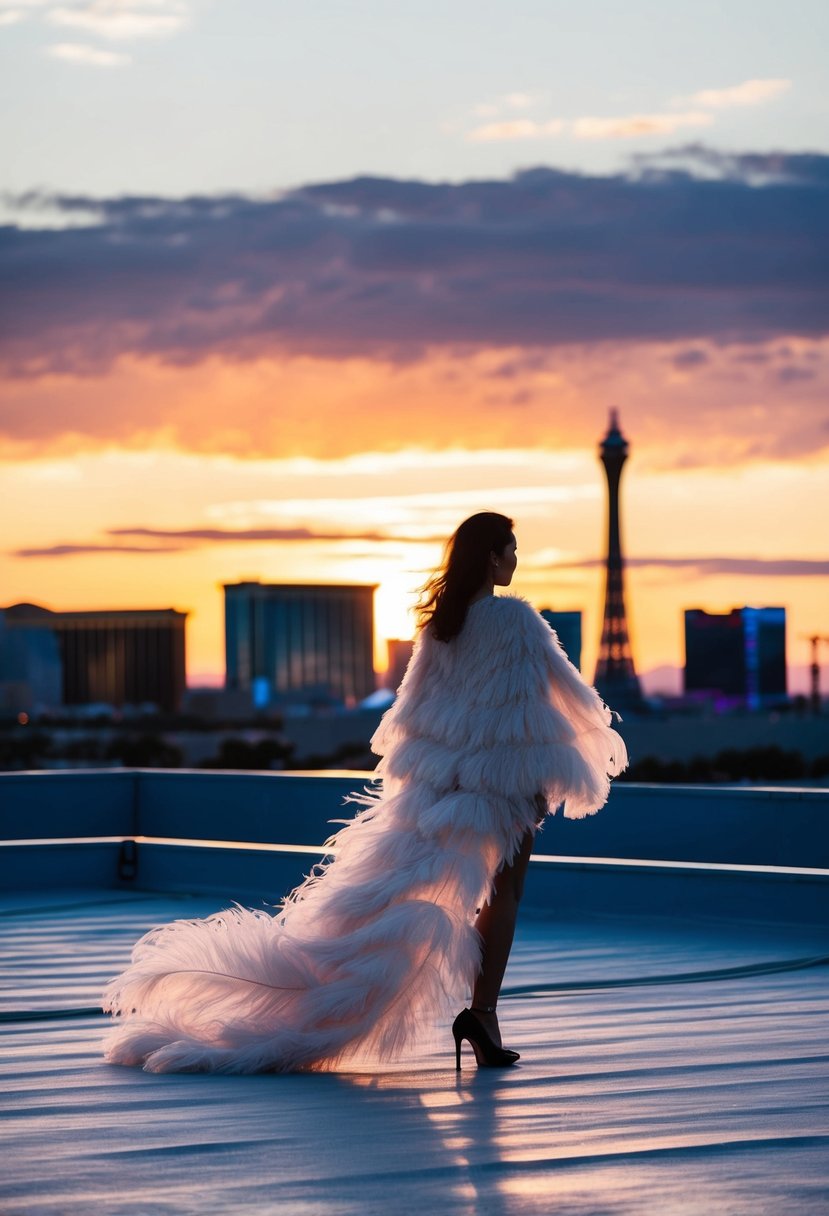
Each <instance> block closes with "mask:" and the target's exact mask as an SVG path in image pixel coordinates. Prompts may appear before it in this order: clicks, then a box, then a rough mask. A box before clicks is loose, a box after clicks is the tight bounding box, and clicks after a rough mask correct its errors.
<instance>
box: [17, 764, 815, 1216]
mask: <svg viewBox="0 0 829 1216" xmlns="http://www.w3.org/2000/svg"><path fill="white" fill-rule="evenodd" d="M338 781H339V782H340V784H339V785H338V784H337V782H338ZM349 781H350V779H347V778H339V779H334V778H329V779H327V780H320V779H318V778H317V779H314V780H313V781H312V780H309V781H300V780H296V779H287V778H286V779H284V780H283V781H279V780H271V779H269V778H268V777H267V776H266V775H261V776H260V777H250V778H248V779H237V780H234V779H232V778H231V777H230V776H228V775H225V776H224V777H223V778H222V779H220V780H218V781H217V780H215V779H213V780H211V779H210V778H209V777H207V778H205V777H204V776H203V775H201V776H199V778H198V779H194V778H192V777H188V776H187V775H186V774H180V775H177V776H176V777H175V778H172V777H170V778H168V777H165V776H159V775H152V774H150V775H139V778H137V779H136V781H133V780H132V778H129V777H128V776H124V777H123V778H118V779H117V780H116V779H114V778H112V777H111V776H107V775H92V776H90V775H86V776H83V775H81V776H77V777H76V776H74V775H73V777H72V778H68V777H61V778H57V779H55V780H53V779H52V778H51V777H49V776H47V777H46V778H45V779H44V778H42V777H40V776H38V777H37V778H36V779H32V780H26V779H25V778H24V777H15V778H14V780H8V781H0V821H2V825H3V837H2V839H0V846H2V847H0V875H2V881H3V887H2V894H0V953H1V954H2V960H3V963H2V968H0V980H1V981H2V987H0V1036H2V1039H1V1044H2V1052H1V1053H0V1112H2V1123H0V1133H2V1157H1V1158H0V1161H1V1162H2V1164H1V1165H0V1212H2V1213H4V1214H8V1216H47V1214H48V1216H53V1214H54V1216H57V1214H60V1216H66V1214H72V1216H74V1214H75V1213H81V1212H83V1213H86V1212H90V1211H92V1212H95V1213H104V1214H109V1213H114V1214H125V1216H126V1214H129V1216H156V1214H158V1216H166V1214H168V1213H170V1214H172V1213H176V1214H177V1216H178V1214H179V1213H185V1214H187V1213H191V1212H192V1213H200V1214H203V1213H207V1214H212V1213H234V1214H235V1213H239V1214H240V1216H269V1214H270V1213H279V1214H280V1216H294V1214H296V1216H351V1214H352V1213H353V1214H355V1216H356V1214H357V1213H359V1214H360V1216H373V1214H374V1213H380V1212H382V1213H383V1214H384V1216H385V1214H386V1213H392V1214H393V1216H397V1214H401V1216H409V1214H412V1216H414V1213H418V1214H419V1216H420V1214H424V1213H425V1214H427V1216H432V1214H434V1216H443V1214H446V1216H455V1214H461V1213H463V1214H464V1216H478V1214H479V1213H483V1214H488V1213H493V1214H496V1216H534V1214H536V1213H539V1214H541V1213H543V1214H544V1216H548V1214H554V1216H575V1214H579V1216H587V1214H590V1216H599V1214H603V1213H613V1214H617V1213H631V1214H634V1213H635V1214H637V1216H638V1214H644V1213H647V1214H651V1213H654V1214H658V1216H742V1214H746V1216H748V1214H749V1213H750V1214H751V1216H757V1214H760V1216H764V1214H768V1216H783V1214H784V1216H789V1214H790V1213H791V1214H794V1216H800V1214H801V1213H802V1214H805V1216H812V1214H815V1216H817V1214H818V1213H820V1214H821V1216H823V1214H825V1213H827V1212H829V1043H827V1027H829V1016H828V1015H829V931H827V925H829V901H827V899H826V894H827V892H829V867H828V866H827V826H829V825H827V809H829V802H827V800H826V798H825V797H818V796H812V795H810V794H802V795H799V794H794V793H788V792H780V791H752V792H745V791H728V790H719V791H717V790H713V789H711V788H709V789H708V790H698V791H695V792H688V791H687V790H686V791H684V792H683V791H678V792H675V793H672V794H669V793H668V792H663V791H659V790H654V789H648V788H645V787H642V788H640V789H638V790H636V789H633V788H631V787H628V788H627V789H622V788H620V789H619V790H618V791H616V792H615V793H614V797H613V798H612V799H611V803H610V804H609V805H608V807H607V808H606V811H605V812H603V815H602V816H597V817H596V819H595V821H590V823H589V824H588V823H587V822H585V824H583V825H575V826H574V825H572V824H570V825H568V824H567V823H561V824H559V823H558V822H557V821H553V822H551V823H550V824H549V825H548V827H547V828H546V829H545V832H544V833H543V835H542V837H540V838H539V842H538V843H539V849H540V855H539V856H538V858H537V859H536V860H535V861H534V862H533V863H532V865H531V872H530V881H529V883H528V888H527V897H526V902H525V907H524V908H522V913H521V918H520V921H519V933H518V937H517V940H516V945H515V949H514V951H513V956H512V959H511V963H510V967H509V970H508V972H507V978H506V983H505V989H504V992H503V995H502V1001H501V1007H500V1008H501V1022H502V1028H503V1031H504V1038H505V1042H506V1043H507V1045H509V1046H511V1047H515V1048H516V1049H517V1050H518V1051H520V1052H521V1060H520V1063H519V1064H518V1065H516V1066H515V1067H514V1068H510V1069H505V1070H487V1069H481V1070H478V1069H477V1068H476V1067H475V1063H474V1058H473V1056H472V1054H471V1052H469V1049H468V1047H466V1046H465V1049H464V1050H465V1053H466V1054H464V1057H463V1070H462V1072H461V1073H460V1074H457V1073H456V1072H455V1068H454V1049H453V1045H452V1040H451V1036H450V1034H449V1028H448V1026H442V1027H437V1028H436V1034H435V1040H434V1043H433V1044H431V1045H430V1046H429V1047H428V1048H427V1049H425V1050H424V1051H423V1052H421V1053H420V1054H419V1055H418V1056H417V1057H416V1058H411V1059H407V1060H404V1061H401V1062H400V1063H399V1064H397V1065H396V1066H394V1067H383V1068H382V1069H379V1070H374V1071H369V1070H365V1071H361V1072H350V1073H338V1074H298V1075H289V1076H284V1075H278V1076H277V1075H270V1076H254V1077H234V1076H210V1075H172V1076H153V1075H148V1074H145V1073H142V1072H141V1071H139V1070H135V1069H123V1068H117V1067H115V1066H111V1065H107V1064H105V1063H104V1061H103V1059H102V1056H101V1042H102V1039H103V1037H104V1035H105V1033H106V1019H105V1018H104V1017H103V1015H102V1014H101V1013H100V1011H99V1007H98V1001H99V997H100V992H101V989H102V987H103V984H104V982H105V981H106V980H107V979H108V978H110V977H111V976H112V975H113V974H115V973H116V972H117V971H118V970H119V969H120V968H121V967H122V966H123V964H124V963H125V961H126V960H127V958H128V955H129V951H130V948H131V946H132V944H133V943H134V942H135V940H136V939H137V938H138V937H139V936H140V935H141V934H142V933H143V932H144V931H145V930H147V929H148V928H150V927H152V926H154V925H157V924H160V923H164V922H167V921H169V920H173V919H175V918H178V917H188V918H189V917H197V916H204V915H208V914H209V913H211V912H214V911H216V910H217V909H219V908H221V907H224V906H227V905H228V904H229V903H230V902H231V901H232V900H233V899H234V898H239V899H240V900H242V902H248V903H251V904H258V905H259V906H261V902H262V898H263V895H262V892H263V891H266V892H268V895H267V898H269V899H271V898H272V899H273V900H277V899H278V898H279V895H280V894H281V892H282V890H283V889H285V888H286V887H287V886H288V885H292V883H293V882H294V881H295V880H296V878H298V876H299V873H300V872H301V870H302V869H303V868H306V869H307V866H308V864H309V862H310V863H311V864H312V862H313V858H314V855H315V854H314V849H313V848H312V847H310V846H309V847H305V846H297V845H296V844H295V843H288V844H284V843H282V844H279V843H277V842H279V841H282V842H284V841H289V842H291V841H293V842H295V841H296V840H306V841H309V840H321V839H322V837H323V835H324V830H323V826H322V825H323V823H325V824H327V823H328V819H329V818H330V817H331V810H330V808H331V806H332V805H334V803H335V802H337V801H338V799H334V800H333V802H332V792H333V791H339V790H340V788H341V786H342V788H343V789H345V788H346V787H347V785H348V783H349ZM223 791H224V792H223ZM300 795H301V796H302V797H304V798H306V802H307V805H304V806H303V809H302V813H301V815H298V810H297V808H298V806H299V803H298V798H299V796H300ZM229 796H232V799H233V800H232V801H229V800H228V798H229ZM210 798H214V799H215V806H214V807H213V809H212V810H211V809H210V806H209V800H210ZM108 800H109V801H108ZM229 806H232V808H233V815H232V816H229V814H228V807H229ZM84 807H86V808H88V809H89V818H88V820H87V821H84V819H83V813H82V812H83V808H84ZM280 808H281V810H280ZM70 810H71V814H70V813H69V811H70ZM283 812H284V813H283ZM335 813H336V811H335ZM245 815H247V816H248V817H247V819H245V818H244V816H245ZM280 816H281V817H280ZM315 816H316V818H315ZM229 818H232V820H233V824H234V827H235V828H236V829H237V830H238V831H239V833H240V836H239V838H238V839H237V840H236V842H235V843H234V842H230V843H228V844H222V843H221V841H219V840H218V839H216V837H215V833H214V832H213V831H212V829H211V822H212V824H213V828H215V829H218V828H219V827H221V826H222V825H224V826H225V827H226V826H227V823H228V820H229ZM61 821H63V828H62V839H61V838H59V837H58V829H59V828H60V827H61ZM196 821H198V823H199V824H200V825H201V838H200V839H192V837H193V836H194V835H195V824H196ZM125 824H131V825H132V826H131V827H130V826H125ZM266 828H267V830H266ZM326 830H327V829H326ZM70 832H71V836H70ZM140 832H143V833H146V835H140V834H139V833H140ZM152 833H155V834H157V835H152ZM694 833H697V836H696V837H695V836H694ZM571 840H572V850H573V851H575V848H576V846H578V851H579V855H578V856H575V855H573V856H570V857H567V856H566V855H564V854H565V853H566V852H567V850H568V849H571V845H570V843H569V842H570V841H571ZM205 841H207V842H208V843H209V847H207V846H206V845H205ZM243 841H247V842H248V843H247V844H245V843H241V842H243ZM267 841H270V842H271V843H265V842H267ZM124 842H127V845H128V846H129V847H128V849H127V853H126V854H125V853H124ZM257 842H258V843H257ZM614 842H615V843H614ZM625 842H627V843H628V844H629V849H630V851H629V852H628V853H627V855H626V854H625V853H624V851H623V848H622V845H623V844H624V843H625ZM649 842H650V844H651V845H652V847H651V849H650V851H648V850H647V848H646V846H647V845H648V843H649ZM715 842H716V847H715ZM136 850H137V858H138V864H137V869H136V865H135V864H134V862H135V856H134V854H135V851H136ZM557 851H560V852H561V853H562V855H560V856H559V855H556V853H557ZM316 853H317V854H318V853H319V848H318V847H317V850H316ZM125 856H126V860H127V864H126V865H124V864H123V863H124V859H125ZM737 856H739V858H740V860H739V861H736V860H735V857H737ZM660 857H661V858H663V859H665V858H671V860H661V861H660V860H659V858H660ZM73 875H75V878H74V879H73V877H72V876H73ZM78 875H82V878H78V877H77V876H78ZM95 875H98V876H99V879H100V880H95V881H93V878H92V877H91V876H95ZM107 876H109V877H107ZM136 876H137V877H136ZM275 876H277V877H275ZM199 882H201V883H202V887H201V890H200V889H199ZM205 885H209V886H210V887H211V888H213V889H212V890H211V891H209V892H206V891H205V890H204V887H205ZM15 887H16V888H18V889H15Z"/></svg>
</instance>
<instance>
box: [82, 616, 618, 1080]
mask: <svg viewBox="0 0 829 1216" xmlns="http://www.w3.org/2000/svg"><path fill="white" fill-rule="evenodd" d="M610 723H611V713H610V711H609V710H608V709H607V708H606V707H605V706H604V705H603V703H602V702H601V700H600V699H599V697H598V696H597V694H596V692H595V691H594V690H593V689H592V688H590V687H589V686H588V685H586V684H585V683H584V681H583V680H582V679H581V677H580V675H579V673H578V672H577V671H576V669H575V668H574V667H573V666H572V665H571V664H570V663H569V661H568V660H567V658H566V656H565V655H564V653H563V651H562V650H561V648H560V646H559V645H558V642H557V640H556V637H555V634H554V633H553V632H552V631H551V630H550V629H549V627H548V626H547V624H546V623H545V622H544V621H543V620H542V618H541V617H540V616H539V615H538V614H537V613H536V612H535V611H534V609H533V608H531V607H530V605H529V604H528V603H526V601H524V600H522V599H520V598H518V597H516V596H498V597H495V596H489V597H487V598H485V599H481V600H478V601H476V602H475V603H474V604H472V605H471V607H470V609H469V612H468V615H467V619H466V622H465V624H464V627H463V629H462V631H461V633H460V634H459V635H458V637H456V638H455V639H453V640H452V641H451V642H448V643H444V642H439V641H436V640H435V639H434V638H433V637H432V636H431V634H430V633H429V632H428V629H427V630H425V631H422V632H421V634H420V636H419V638H418V640H417V643H416V645H415V650H414V654H413V656H412V660H411V663H410V664H409V668H408V670H407V672H406V676H405V678H404V680H403V683H402V685H401V687H400V692H399V695H398V698H397V700H396V701H395V703H394V705H393V706H392V707H391V709H390V710H389V711H388V713H387V714H386V715H385V717H384V718H383V720H382V722H381V723H380V726H379V728H378V730H377V732H376V733H375V735H374V737H373V739H372V742H371V746H372V749H373V750H374V751H375V752H376V753H377V754H379V755H380V756H382V760H381V762H380V765H379V767H378V770H377V773H378V777H379V778H380V779H381V781H380V785H379V788H378V790H377V791H376V792H375V793H372V794H371V795H370V796H369V797H367V798H365V799H364V801H365V803H366V805H365V806H364V809H363V810H362V811H360V813H359V814H358V815H357V816H356V817H355V818H354V820H353V821H351V822H350V823H349V824H348V825H347V826H346V827H344V828H343V829H342V830H341V831H340V832H338V833H337V835H336V836H334V837H333V838H332V840H331V841H330V842H329V843H330V847H331V850H332V855H333V859H332V860H331V861H329V862H328V863H327V864H325V865H324V866H322V867H320V868H319V871H318V873H316V874H315V875H312V877H311V878H309V879H307V880H306V881H305V883H303V884H302V885H301V886H300V887H299V888H298V889H297V890H296V891H295V892H294V893H293V895H291V896H290V897H289V898H288V899H287V900H286V901H285V903H284V905H283V906H282V908H281V910H280V911H279V912H278V914H277V915H271V914H269V913H267V912H263V911H250V910H247V909H245V908H241V907H234V908H230V909H228V910H227V911H225V912H220V913H217V914H216V915H214V916H211V917H208V918H207V919H206V920H194V921H184V920H182V921H175V922H174V923H173V924H170V925H166V926H164V927H163V928H160V929H154V930H152V931H151V932H150V933H148V934H146V936H145V937H143V938H142V939H141V940H140V941H139V942H138V944H137V945H136V947H135V949H134V951H133V956H132V962H131V964H130V966H129V967H127V969H126V970H125V971H124V972H123V974H122V975H120V976H119V977H118V978H117V979H115V980H113V981H112V982H111V983H110V984H109V986H108V988H107V990H106V994H105V999H104V1008H105V1009H107V1010H109V1011H110V1012H112V1013H116V1014H120V1015H121V1016H120V1018H119V1019H118V1022H117V1024H116V1026H115V1028H114V1029H113V1030H112V1031H111V1032H110V1036H109V1038H108V1041H107V1043H106V1048H105V1054H106V1058H107V1059H108V1060H109V1061H111V1062H112V1063H116V1064H131V1065H143V1066H144V1068H145V1069H147V1070H148V1071H151V1072H175V1071H202V1070H203V1071H213V1072H234V1073H246V1072H264V1071H275V1072H286V1071H295V1070H301V1069H307V1070H325V1069H334V1068H336V1067H343V1066H347V1065H353V1064H355V1063H357V1062H368V1061H372V1062H373V1061H382V1060H388V1059H391V1058H393V1057H395V1056H396V1055H398V1054H399V1053H400V1052H402V1051H403V1050H404V1049H406V1048H409V1047H411V1046H412V1045H413V1044H414V1043H415V1042H416V1040H417V1038H418V1036H419V1034H420V1033H421V1032H422V1031H424V1030H428V1029H431V1027H432V1026H433V1025H434V1023H435V1021H436V1019H438V1018H440V1017H442V1016H446V1015H448V1014H451V1013H453V1012H457V1010H458V1009H459V1008H460V1007H461V1005H462V1004H463V1002H464V1000H465V999H466V997H467V995H468V993H469V991H470V989H471V987H472V985H473V983H474V980H475V977H476V975H477V973H478V970H479V968H480V957H481V955H480V939H479V937H478V934H477V932H476V930H475V929H474V926H473V921H474V918H475V913H476V909H478V908H479V907H480V906H481V903H482V901H485V900H486V899H487V898H488V896H489V893H490V891H491V887H492V881H493V878H494V876H495V874H496V873H497V871H498V870H499V868H500V867H501V866H502V865H503V864H504V862H506V861H509V860H510V859H511V858H512V857H513V855H514V854H515V852H516V850H517V849H518V847H519V845H520V843H521V841H522V839H523V837H524V835H525V833H526V832H532V831H534V829H535V826H536V818H537V806H536V805H534V796H535V795H536V794H538V793H542V794H543V795H544V797H545V798H546V801H547V805H548V809H549V810H550V811H555V810H556V808H558V807H559V806H560V805H561V804H563V811H564V814H565V815H566V816H568V817H570V818H578V817H581V816H583V815H588V814H590V813H591V812H593V811H596V810H598V808H599V807H601V806H602V805H603V804H604V802H605V801H606V799H607V796H608V789H609V777H610V776H613V775H615V774H616V773H618V772H620V771H621V770H622V769H623V768H624V766H625V764H626V762H627V756H626V752H625V746H624V743H623V742H622V739H621V738H620V736H619V735H618V734H617V733H616V731H615V730H613V729H612V727H611V725H610Z"/></svg>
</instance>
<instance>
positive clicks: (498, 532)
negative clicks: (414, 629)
mask: <svg viewBox="0 0 829 1216" xmlns="http://www.w3.org/2000/svg"><path fill="white" fill-rule="evenodd" d="M512 529H513V522H512V520H511V519H509V518H508V517H507V516H506V515H497V514H496V513H495V512H494V511H479V512H478V514H477V515H470V517H469V519H465V520H464V521H463V523H462V524H461V526H460V527H459V528H458V529H457V531H456V532H455V533H454V534H453V535H452V536H451V537H450V538H449V540H448V541H447V543H446V550H445V552H444V556H443V562H442V564H441V566H440V567H439V568H438V569H437V570H436V571H435V573H434V574H433V575H432V577H431V578H430V579H429V580H428V582H427V583H426V584H425V585H424V586H423V588H422V590H421V592H420V599H419V600H418V603H417V608H416V610H415V611H416V612H417V615H418V625H419V627H420V628H421V629H425V628H426V627H427V626H428V628H429V629H431V631H432V634H433V635H434V636H435V637H436V638H437V639H438V641H440V642H450V641H451V640H452V638H454V637H457V635H458V634H459V633H460V631H461V629H462V628H463V623H464V621H465V620H466V612H467V609H468V608H469V601H470V600H471V599H472V596H473V595H475V593H476V592H477V591H480V589H481V587H483V585H484V583H485V582H486V580H487V574H488V572H489V558H490V554H492V553H496V554H499V555H500V554H501V553H503V552H504V549H506V547H507V545H508V544H509V542H510V541H511V540H512Z"/></svg>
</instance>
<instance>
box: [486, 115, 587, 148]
mask: <svg viewBox="0 0 829 1216" xmlns="http://www.w3.org/2000/svg"><path fill="white" fill-rule="evenodd" d="M563 130H564V122H563V121H562V120H561V119H559V118H551V119H549V120H548V121H547V122H534V121H533V120H532V119H531V118H513V119H506V120H504V121H503V122H490V123H486V124H485V125H484V126H481V127H476V128H475V129H474V130H473V131H470V132H469V135H468V136H467V138H468V139H469V140H470V141H471V142H472V143H499V142H503V141H504V140H506V141H511V140H516V139H546V138H547V137H548V136H550V135H560V134H561V132H562V131H563Z"/></svg>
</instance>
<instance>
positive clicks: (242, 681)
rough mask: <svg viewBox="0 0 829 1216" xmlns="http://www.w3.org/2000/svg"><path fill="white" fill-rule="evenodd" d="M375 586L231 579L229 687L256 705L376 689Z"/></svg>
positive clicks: (356, 695) (339, 697)
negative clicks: (239, 691)
mask: <svg viewBox="0 0 829 1216" xmlns="http://www.w3.org/2000/svg"><path fill="white" fill-rule="evenodd" d="M374 591H375V587H374V586H366V585H359V586H358V585H334V584H315V583H306V584H290V583H259V582H244V583H228V584H227V585H226V586H225V588H224V592H225V650H226V656H227V675H226V685H227V688H228V689H239V690H241V691H243V692H247V693H249V694H250V696H251V698H252V700H253V703H254V705H256V706H259V707H264V706H266V705H269V704H272V703H274V702H280V701H283V702H284V701H299V702H306V703H307V702H313V701H316V700H320V701H330V700H334V701H340V702H344V703H345V704H353V703H354V702H356V701H360V700H362V699H363V697H367V696H368V695H369V693H371V692H373V691H374V687H375V676H374Z"/></svg>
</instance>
